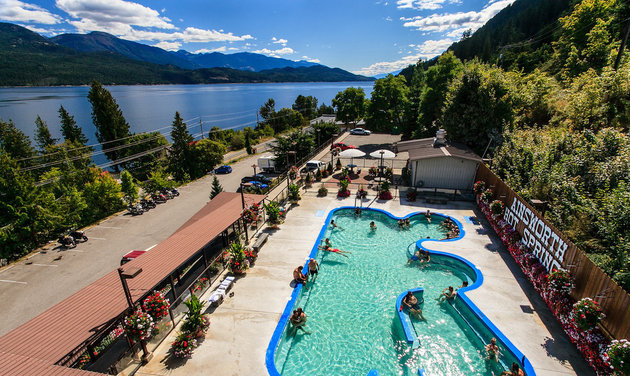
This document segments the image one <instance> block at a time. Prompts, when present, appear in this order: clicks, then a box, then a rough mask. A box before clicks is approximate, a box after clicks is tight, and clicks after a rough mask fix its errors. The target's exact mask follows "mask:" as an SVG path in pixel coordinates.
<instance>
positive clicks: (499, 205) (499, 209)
mask: <svg viewBox="0 0 630 376" xmlns="http://www.w3.org/2000/svg"><path fill="white" fill-rule="evenodd" d="M490 210H492V212H493V213H494V214H495V215H501V214H503V211H504V210H505V204H504V203H503V201H501V200H494V201H492V203H491V204H490Z"/></svg>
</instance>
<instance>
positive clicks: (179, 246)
mask: <svg viewBox="0 0 630 376" xmlns="http://www.w3.org/2000/svg"><path fill="white" fill-rule="evenodd" d="M264 197H265V196H262V195H245V204H246V205H249V204H251V203H253V202H260V201H262V199H263V198H264ZM241 211H242V206H241V195H240V194H238V193H231V192H221V193H219V195H217V196H216V197H215V198H214V199H213V200H211V201H210V202H209V203H208V204H206V205H205V206H204V207H203V208H202V209H201V210H199V212H197V213H196V214H195V215H193V216H192V218H191V219H189V220H188V221H187V222H186V223H184V225H182V226H181V227H180V228H179V229H178V230H177V231H176V232H175V233H174V234H173V235H171V236H170V237H169V238H168V239H166V240H164V241H163V242H162V243H160V244H158V245H157V246H155V247H154V248H152V249H151V250H150V251H149V252H146V253H145V254H143V255H142V256H140V257H137V258H135V259H134V260H132V261H130V262H128V263H127V264H125V266H124V267H125V268H128V267H139V268H142V270H143V271H142V273H140V274H139V275H138V276H137V277H135V278H134V279H130V280H128V285H129V289H130V291H131V294H132V296H133V298H134V301H135V300H137V299H139V298H140V297H141V296H142V295H144V294H145V293H147V292H149V291H150V290H151V289H152V288H154V287H155V286H156V285H157V284H159V283H160V282H161V281H162V280H163V279H164V278H166V277H167V276H168V275H169V274H170V273H171V272H172V271H173V270H175V269H176V268H177V267H179V266H180V265H182V264H183V263H185V262H186V261H187V260H188V259H189V258H190V257H192V256H193V255H194V254H195V253H197V252H198V251H199V250H200V249H201V248H202V247H203V246H205V245H206V244H207V243H208V242H210V241H211V240H212V239H214V238H215V237H216V236H217V235H219V234H220V233H221V232H223V230H225V229H226V228H227V227H228V226H230V225H231V224H232V223H234V222H235V221H237V220H238V218H239V217H240V214H241ZM126 308H127V302H126V299H125V296H124V293H123V290H122V286H121V284H120V279H119V277H118V272H117V271H116V270H114V271H112V272H111V273H109V274H107V275H105V276H104V277H102V278H100V279H99V280H97V281H95V282H94V283H92V284H90V285H88V286H86V287H85V288H83V289H81V290H79V291H78V292H76V293H75V294H73V295H71V296H70V297H68V298H67V299H65V300H63V301H61V302H60V303H58V304H56V305H55V306H53V307H51V308H50V309H48V310H46V311H45V312H43V313H42V314H40V315H39V316H36V317H35V318H33V319H32V320H30V321H28V322H26V323H24V324H23V325H21V326H19V327H18V328H16V329H14V330H13V331H11V332H9V333H7V334H6V335H4V336H3V337H0V353H1V354H3V356H5V357H9V358H10V357H12V356H15V357H14V358H12V359H14V360H16V361H17V359H19V358H20V357H27V358H34V359H37V360H38V361H41V362H43V363H44V364H49V365H52V364H54V363H56V362H57V361H59V360H60V359H61V358H63V357H64V356H65V355H66V354H68V353H70V352H71V351H72V350H73V349H74V348H75V347H77V346H79V345H80V344H81V343H83V342H84V341H86V340H88V339H89V338H90V337H91V336H92V335H94V334H95V333H96V332H97V331H98V328H99V327H101V326H103V325H104V324H107V323H108V322H110V321H111V320H112V319H114V318H116V317H117V316H119V315H120V314H121V313H122V312H123V311H124V310H125V309H126ZM3 363H4V362H0V364H3ZM29 364H30V363H29ZM33 364H35V363H33ZM2 368H3V371H4V364H3V366H2ZM59 368H61V369H62V370H63V369H68V368H65V367H59ZM36 370H37V368H35V366H34V368H33V370H32V372H31V371H30V368H29V369H22V370H20V372H18V373H14V375H18V374H19V375H25V376H26V375H43V374H49V373H47V372H44V373H42V372H39V371H36ZM68 370H69V371H74V370H70V369H68ZM55 372H56V371H55ZM50 374H55V373H50ZM59 374H60V375H61V373H59ZM67 374H68V375H73V374H74V373H67Z"/></svg>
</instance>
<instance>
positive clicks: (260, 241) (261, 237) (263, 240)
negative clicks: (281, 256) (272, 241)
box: [252, 233, 269, 253]
mask: <svg viewBox="0 0 630 376" xmlns="http://www.w3.org/2000/svg"><path fill="white" fill-rule="evenodd" d="M268 237H269V234H267V233H263V234H260V235H259V236H258V239H256V241H255V242H254V244H252V248H253V249H254V252H256V253H258V251H260V247H262V246H263V244H265V243H266V242H267V238H268Z"/></svg>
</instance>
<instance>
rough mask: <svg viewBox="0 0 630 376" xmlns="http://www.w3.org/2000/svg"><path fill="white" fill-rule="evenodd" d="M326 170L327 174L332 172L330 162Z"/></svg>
mask: <svg viewBox="0 0 630 376" xmlns="http://www.w3.org/2000/svg"><path fill="white" fill-rule="evenodd" d="M326 171H327V172H328V175H332V173H333V165H332V163H328V167H327V168H326Z"/></svg>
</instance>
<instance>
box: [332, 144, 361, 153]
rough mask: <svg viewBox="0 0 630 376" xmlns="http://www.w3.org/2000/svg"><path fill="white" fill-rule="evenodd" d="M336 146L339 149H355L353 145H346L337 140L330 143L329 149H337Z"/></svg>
mask: <svg viewBox="0 0 630 376" xmlns="http://www.w3.org/2000/svg"><path fill="white" fill-rule="evenodd" d="M337 148H339V149H341V151H344V150H348V149H356V148H355V147H354V146H352V145H346V144H344V143H343V142H337V143H336V144H332V145H330V150H333V149H337Z"/></svg>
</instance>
